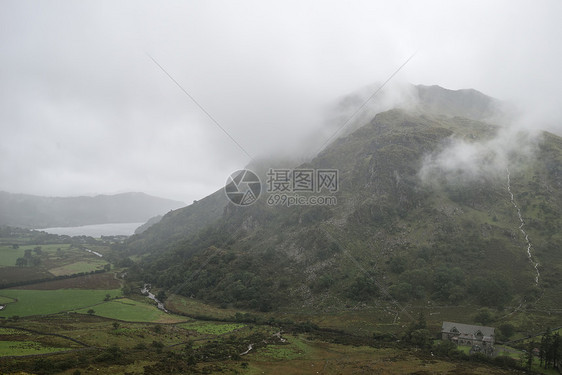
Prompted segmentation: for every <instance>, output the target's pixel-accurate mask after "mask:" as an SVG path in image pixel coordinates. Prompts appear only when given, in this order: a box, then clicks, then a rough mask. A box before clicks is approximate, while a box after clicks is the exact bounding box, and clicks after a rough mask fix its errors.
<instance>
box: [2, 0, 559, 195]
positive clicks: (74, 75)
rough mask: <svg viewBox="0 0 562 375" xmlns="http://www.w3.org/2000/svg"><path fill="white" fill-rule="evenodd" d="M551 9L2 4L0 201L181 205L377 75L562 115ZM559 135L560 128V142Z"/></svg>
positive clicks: (543, 116) (310, 125)
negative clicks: (143, 196)
mask: <svg viewBox="0 0 562 375" xmlns="http://www.w3.org/2000/svg"><path fill="white" fill-rule="evenodd" d="M561 16H562V2H560V1H558V0H556V1H482V2H478V1H466V2H462V1H428V2H422V1H390V0H385V1H302V0H300V1H286V0H284V1H275V2H274V1H263V0H258V1H240V0H237V1H207V0H205V1H203V0H202V1H181V2H172V1H151V2H148V1H138V0H135V1H114V0H111V1H22V0H17V1H5V0H0V190H4V191H9V192H13V193H30V194H38V195H55V196H68V195H92V194H112V193H117V192H125V191H143V192H146V193H149V194H153V195H157V196H162V197H167V198H174V199H179V200H183V201H184V202H187V203H190V202H191V201H192V200H194V199H200V198H202V197H204V196H206V195H208V194H209V193H211V192H213V191H214V190H216V189H218V188H219V187H221V186H222V185H224V182H225V181H226V178H227V177H228V175H229V174H230V173H232V172H233V171H235V170H237V169H240V168H242V167H244V166H245V165H246V164H247V163H248V162H250V158H249V157H248V156H247V155H246V154H245V153H244V152H243V151H242V150H241V149H240V148H239V147H238V146H237V145H236V144H235V143H234V142H233V141H232V140H230V139H229V138H228V137H227V136H226V135H225V134H224V133H223V132H222V131H221V130H220V129H219V128H218V127H217V126H216V125H215V124H214V123H213V122H212V121H211V120H210V119H209V118H208V117H207V116H206V115H205V114H204V113H202V111H201V110H200V109H199V108H198V107H197V106H196V105H195V104H194V103H193V102H191V101H190V99H189V98H188V97H187V96H186V95H185V94H184V93H183V92H182V91H181V90H180V89H179V88H178V87H177V86H175V84H174V83H173V82H172V81H171V80H170V78H168V77H167V76H166V75H165V73H164V72H162V70H160V68H159V67H158V66H157V65H156V64H155V63H154V62H153V61H152V60H151V59H150V57H149V56H148V55H150V56H152V57H153V58H154V59H156V60H157V61H158V63H159V64H161V65H162V66H163V67H164V69H165V70H166V71H167V72H168V73H169V74H170V75H171V76H173V77H174V78H175V79H176V80H177V82H179V83H180V84H181V85H182V86H183V88H184V89H185V90H186V91H187V92H189V94H191V95H192V96H193V97H194V98H196V100H197V101H198V102H199V103H200V104H201V105H202V106H203V107H204V108H205V109H206V110H207V111H208V112H209V113H210V114H211V115H212V116H213V117H214V118H215V119H216V120H217V121H218V122H219V123H220V124H221V126H222V127H223V128H224V129H225V130H226V131H227V132H228V133H230V134H231V135H232V137H234V138H235V139H236V140H237V141H238V142H239V143H240V145H241V146H242V147H243V148H244V150H246V152H248V153H249V154H250V155H252V156H253V157H258V156H263V155H267V154H270V153H279V152H283V151H286V152H287V151H288V150H290V151H293V150H294V149H295V148H296V147H295V145H302V140H303V139H311V138H310V135H311V134H315V132H317V134H319V137H320V135H323V134H324V133H322V132H320V131H319V127H320V126H322V118H323V116H324V115H323V108H325V106H326V104H327V103H330V102H331V101H334V100H335V99H337V98H338V97H341V96H342V95H345V94H347V93H349V92H352V91H354V90H357V89H359V88H361V87H363V86H365V85H369V84H372V83H374V82H380V81H384V80H385V79H387V78H388V77H389V76H390V75H391V74H392V73H393V72H394V71H395V70H396V69H397V68H398V67H399V66H400V65H401V64H403V63H404V61H406V59H408V57H410V56H411V55H412V54H413V53H414V52H416V51H417V54H416V55H415V56H414V58H413V59H412V60H411V61H410V62H409V63H408V64H407V65H406V66H405V67H404V68H403V69H402V70H401V71H400V72H399V73H398V74H397V75H396V77H395V78H394V81H395V82H410V83H414V84H426V85H432V84H438V85H441V86H443V87H446V88H449V89H460V88H475V89H477V90H479V91H482V92H484V93H486V94H488V95H491V96H494V97H496V98H499V99H503V100H513V101H518V102H520V103H524V105H525V107H526V108H525V110H526V111H528V112H529V113H531V114H532V116H530V117H529V119H530V120H529V122H530V124H531V125H530V126H537V127H548V128H550V129H554V130H555V131H558V130H557V129H556V126H557V124H560V121H557V119H560V118H562V112H561V108H562V104H561V103H562V100H561V99H562V95H561V94H560V89H561V87H562V74H561V69H562V42H561V40H562V22H560V18H561ZM559 134H560V132H559Z"/></svg>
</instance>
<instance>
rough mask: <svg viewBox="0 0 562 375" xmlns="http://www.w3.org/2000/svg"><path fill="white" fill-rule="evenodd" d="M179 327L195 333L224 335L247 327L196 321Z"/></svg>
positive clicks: (236, 324) (235, 324)
mask: <svg viewBox="0 0 562 375" xmlns="http://www.w3.org/2000/svg"><path fill="white" fill-rule="evenodd" d="M178 327H181V328H185V329H188V330H191V331H195V332H197V333H201V334H208V335H222V334H225V333H229V332H232V331H235V330H237V329H240V328H244V327H245V325H244V324H239V323H215V322H206V321H195V322H191V323H184V324H179V325H178Z"/></svg>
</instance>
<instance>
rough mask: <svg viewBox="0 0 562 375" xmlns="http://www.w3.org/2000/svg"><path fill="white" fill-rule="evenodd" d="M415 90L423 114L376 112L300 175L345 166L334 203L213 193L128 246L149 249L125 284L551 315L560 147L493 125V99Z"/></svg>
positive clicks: (226, 299)
mask: <svg viewBox="0 0 562 375" xmlns="http://www.w3.org/2000/svg"><path fill="white" fill-rule="evenodd" d="M418 90H419V96H420V98H421V99H420V100H419V101H418V105H416V106H414V107H411V106H410V107H409V108H408V109H392V110H388V111H385V112H382V113H378V114H377V115H376V116H374V117H372V118H370V119H369V120H368V121H366V122H365V123H364V124H363V125H362V126H361V127H360V128H359V129H357V130H356V131H354V132H352V133H351V134H349V135H347V136H345V137H342V138H339V139H337V140H336V141H334V142H333V143H332V144H330V145H329V146H328V147H327V148H326V149H324V150H323V151H322V152H320V154H319V155H317V156H316V157H315V158H314V159H313V160H311V161H310V162H308V163H305V164H303V165H300V166H298V168H299V169H301V170H337V172H338V182H339V189H338V191H337V192H333V193H332V192H327V191H323V192H322V195H325V196H331V197H335V198H336V199H337V203H336V204H334V205H294V206H292V207H286V206H285V207H282V206H275V205H273V206H272V205H269V204H268V201H269V203H275V200H273V201H272V200H271V195H269V196H268V194H267V193H264V194H263V196H262V197H260V198H259V199H258V200H257V201H256V203H254V204H253V205H249V206H235V205H233V204H232V203H229V202H228V201H227V200H226V197H225V195H224V193H223V192H221V191H218V192H215V193H214V194H212V195H211V196H209V197H207V198H205V199H203V200H201V201H200V202H197V203H196V204H194V205H191V206H188V207H185V208H182V209H180V210H176V211H173V212H171V213H169V214H167V215H165V216H164V218H163V219H162V221H161V222H160V223H158V224H156V225H154V226H152V227H150V228H148V229H147V230H146V231H145V232H143V233H142V234H140V235H136V236H133V237H132V238H130V240H129V243H128V246H127V249H126V251H127V252H128V253H129V254H132V253H133V252H139V251H140V252H146V253H147V256H146V257H145V258H144V259H143V261H142V262H140V263H139V264H137V265H136V266H135V267H133V270H132V272H131V277H132V278H133V279H137V280H142V281H145V282H151V283H152V284H153V285H155V286H158V287H161V288H165V289H167V290H168V291H169V292H170V293H178V294H182V295H186V296H194V297H196V298H199V299H202V300H205V301H207V302H211V303H216V304H220V305H223V306H230V305H232V306H234V307H240V308H251V309H260V310H264V311H267V310H270V309H280V308H291V307H293V308H303V307H305V308H310V309H315V310H318V309H323V310H325V309H328V310H329V309H338V308H345V307H346V306H369V305H373V304H379V303H381V302H385V301H386V302H389V301H393V302H395V303H400V304H405V303H407V304H414V305H423V306H425V305H427V303H428V301H430V302H435V303H440V304H446V305H459V304H466V303H469V304H474V305H477V306H488V307H493V308H497V309H500V310H501V309H503V308H504V307H507V306H517V305H521V304H522V303H523V301H525V302H526V303H527V306H534V307H535V308H549V307H552V306H554V307H556V305H557V303H558V302H557V301H559V300H560V298H561V297H562V295H561V293H560V290H562V282H561V280H562V277H561V276H562V251H561V248H562V236H561V235H560V233H562V231H561V229H562V189H561V188H562V138H560V137H559V136H557V135H554V134H551V133H546V132H545V133H542V135H541V136H540V137H537V138H529V136H528V135H526V134H525V133H519V132H516V131H515V130H510V129H509V128H506V127H502V126H499V125H494V124H492V123H488V122H483V121H482V120H483V119H486V118H489V117H490V115H491V114H494V115H497V113H496V108H497V104H498V101H496V100H495V99H493V98H490V97H487V96H485V95H484V94H482V93H479V92H478V91H475V90H460V91H451V90H446V89H443V88H439V87H438V86H431V87H425V86H424V87H418ZM287 168H288V169H291V168H294V166H287ZM258 174H260V177H261V181H262V183H263V185H264V186H265V185H266V184H267V183H266V181H267V179H268V176H267V175H265V174H264V173H263V172H261V173H258ZM262 190H265V189H262ZM300 195H301V196H306V193H300ZM316 195H319V194H316ZM268 198H269V199H268Z"/></svg>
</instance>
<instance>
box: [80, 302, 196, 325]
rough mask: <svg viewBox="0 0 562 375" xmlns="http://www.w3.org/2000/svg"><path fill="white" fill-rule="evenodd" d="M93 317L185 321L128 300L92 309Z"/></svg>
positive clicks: (169, 321)
mask: <svg viewBox="0 0 562 375" xmlns="http://www.w3.org/2000/svg"><path fill="white" fill-rule="evenodd" d="M89 309H90V308H84V309H80V310H77V311H76V312H78V313H82V314H86V313H87V312H88V310H89ZM93 309H94V311H95V313H94V314H95V315H98V316H103V317H105V318H111V319H118V320H124V321H127V322H162V323H164V322H166V323H172V322H179V321H185V320H186V319H185V318H183V317H180V316H177V315H171V314H166V313H165V312H163V311H161V310H158V308H157V307H156V306H153V305H150V304H147V303H143V302H138V301H133V300H131V299H128V298H123V299H119V300H113V301H108V302H105V303H102V304H100V305H97V306H95V307H93Z"/></svg>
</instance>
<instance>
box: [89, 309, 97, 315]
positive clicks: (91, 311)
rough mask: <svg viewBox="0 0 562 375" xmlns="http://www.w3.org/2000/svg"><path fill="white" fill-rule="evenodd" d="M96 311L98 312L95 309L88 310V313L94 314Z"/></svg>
mask: <svg viewBox="0 0 562 375" xmlns="http://www.w3.org/2000/svg"><path fill="white" fill-rule="evenodd" d="M95 313H96V312H95V311H94V309H90V310H88V314H89V315H94V314H95Z"/></svg>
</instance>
